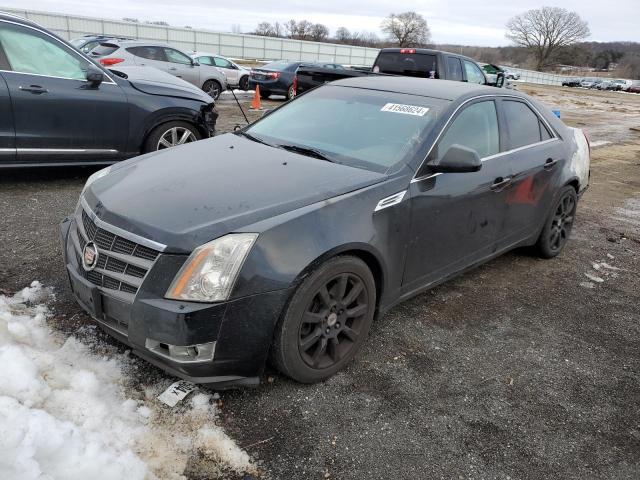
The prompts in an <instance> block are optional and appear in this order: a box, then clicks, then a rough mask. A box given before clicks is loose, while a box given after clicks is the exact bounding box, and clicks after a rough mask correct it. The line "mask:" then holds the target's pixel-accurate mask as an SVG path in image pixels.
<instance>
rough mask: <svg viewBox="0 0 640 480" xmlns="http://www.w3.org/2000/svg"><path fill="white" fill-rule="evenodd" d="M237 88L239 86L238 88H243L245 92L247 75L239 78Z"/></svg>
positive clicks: (247, 80)
mask: <svg viewBox="0 0 640 480" xmlns="http://www.w3.org/2000/svg"><path fill="white" fill-rule="evenodd" d="M238 88H240V90H244V91H245V92H246V91H247V90H249V77H248V76H244V77H242V78H241V79H240V81H239V82H238Z"/></svg>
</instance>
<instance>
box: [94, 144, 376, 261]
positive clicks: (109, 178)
mask: <svg viewBox="0 0 640 480" xmlns="http://www.w3.org/2000/svg"><path fill="white" fill-rule="evenodd" d="M385 178H386V175H384V174H380V173H374V172H370V171H367V170H362V169H358V168H353V167H348V166H344V165H339V164H336V163H331V162H327V161H323V160H319V159H316V158H311V157H306V156H302V155H298V154H295V153H292V152H287V151H285V150H282V149H278V148H274V147H269V146H267V145H263V144H260V143H256V142H253V141H250V140H248V139H246V138H243V137H239V136H236V135H233V134H226V135H221V136H218V137H215V138H211V139H208V140H202V141H199V142H194V143H190V144H186V145H183V146H180V147H174V148H171V149H167V150H162V151H160V152H154V153H151V154H147V155H144V156H142V157H138V158H134V159H131V160H128V161H125V162H122V163H120V164H116V165H114V167H113V168H112V170H111V172H110V173H109V174H108V175H106V176H104V177H102V178H100V179H99V180H96V181H95V182H94V183H93V184H92V185H91V186H90V187H89V188H88V189H87V191H86V192H85V200H86V201H87V203H88V205H89V207H90V208H91V209H92V210H93V211H94V212H95V213H96V215H97V216H98V217H99V218H100V219H102V220H104V221H105V222H107V223H109V224H111V225H114V226H116V227H119V228H122V229H124V230H126V231H129V232H131V233H135V234H138V235H141V236H143V237H145V238H147V239H149V240H154V241H156V242H159V243H162V244H164V245H167V249H166V251H167V252H174V253H188V252H191V251H192V250H193V249H194V248H195V247H197V246H198V245H202V244H204V243H206V242H208V241H210V240H212V239H214V238H217V237H220V236H222V235H225V234H227V233H229V232H233V231H238V229H241V228H243V227H246V226H249V225H251V224H253V223H256V222H258V221H262V220H266V219H268V218H271V217H275V216H276V215H280V214H283V213H286V212H289V211H292V210H295V209H298V208H301V207H304V206H307V205H310V204H313V203H316V202H320V201H323V200H327V199H329V198H332V197H335V196H337V195H341V194H344V193H348V192H350V191H353V190H357V189H360V188H363V187H366V186H369V185H372V184H374V183H377V182H380V181H382V180H384V179H385Z"/></svg>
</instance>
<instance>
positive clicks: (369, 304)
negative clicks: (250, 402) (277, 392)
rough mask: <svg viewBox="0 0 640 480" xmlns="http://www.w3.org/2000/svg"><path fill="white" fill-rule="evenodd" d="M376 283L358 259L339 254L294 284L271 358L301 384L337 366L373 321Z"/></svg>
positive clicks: (346, 360) (327, 374) (332, 371)
mask: <svg viewBox="0 0 640 480" xmlns="http://www.w3.org/2000/svg"><path fill="white" fill-rule="evenodd" d="M375 307H376V287H375V281H374V279H373V275H372V274H371V271H370V270H369V268H368V267H367V265H366V264H365V263H364V262H363V261H362V260H360V259H359V258H356V257H352V256H339V257H335V258H332V259H330V260H328V261H327V262H325V263H323V264H322V265H320V266H319V267H318V268H317V269H316V270H314V271H313V272H311V273H310V274H309V275H307V277H306V278H305V279H304V281H303V282H302V283H301V284H300V285H299V286H298V288H297V289H296V291H295V293H294V294H293V298H292V299H291V302H290V303H289V305H288V307H287V310H286V312H285V313H284V316H283V317H282V318H281V319H280V322H279V323H278V326H277V327H276V333H275V336H274V341H273V345H272V348H271V352H270V358H271V363H272V364H273V365H274V366H275V367H276V368H277V369H278V370H280V372H282V373H283V374H285V375H287V376H288V377H291V378H292V379H294V380H296V381H298V382H301V383H315V382H319V381H321V380H324V379H326V378H328V377H330V376H332V375H333V374H335V373H336V372H338V371H339V370H341V369H342V368H343V367H344V366H345V365H346V364H347V363H349V362H350V361H351V360H352V359H353V357H354V356H355V355H356V354H357V352H358V351H359V349H360V347H361V346H362V344H363V343H364V341H365V339H366V337H367V334H368V333H369V328H370V327H371V323H372V322H373V316H374V313H375Z"/></svg>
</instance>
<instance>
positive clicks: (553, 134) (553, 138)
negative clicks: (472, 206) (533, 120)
mask: <svg viewBox="0 0 640 480" xmlns="http://www.w3.org/2000/svg"><path fill="white" fill-rule="evenodd" d="M481 98H486V99H489V100H492V99H497V98H513V99H515V100H519V101H521V102H524V103H526V104H527V106H529V107H530V108H531V109H532V110H533V111H534V112H535V114H536V115H537V117H538V119H539V120H542V122H544V124H545V126H546V127H547V128H548V130H549V132H550V133H551V138H548V139H547V140H542V141H540V142H536V143H532V144H530V145H524V146H522V147H518V148H513V149H511V150H506V151H504V152H498V153H496V154H494V155H489V156H488V157H483V158H481V159H480V160H481V161H483V162H484V161H485V160H492V159H494V158H498V157H501V156H503V155H507V154H510V153H513V152H517V151H519V150H525V149H527V148H531V147H537V146H538V145H542V144H544V143H549V142H553V141H556V140H559V139H560V137H559V136H558V134H557V133H556V131H555V130H554V129H553V128H552V127H551V125H550V124H549V122H547V119H546V118H544V116H543V115H542V114H541V113H540V111H539V110H538V109H537V108H536V107H535V106H534V105H533V104H532V103H531V102H530V101H529V100H527V99H526V98H523V97H518V96H516V95H506V94H487V95H477V96H475V97H471V98H468V99H467V100H465V101H464V102H462V103H461V104H460V105H458V107H457V108H456V109H455V110H454V111H453V113H452V114H451V115H450V116H449V119H448V120H447V122H446V123H445V124H444V126H443V127H442V129H441V130H440V133H438V136H437V137H436V139H435V140H434V141H433V144H432V145H431V147H430V148H429V151H428V152H427V154H426V155H425V157H424V159H423V160H422V162H420V166H419V167H418V168H417V169H416V173H415V174H414V177H413V178H412V179H411V182H410V183H414V182H419V181H421V180H426V179H427V178H431V177H435V176H438V175H441V173H435V174H429V175H422V176H421V177H416V176H415V175H417V174H418V172H419V171H420V170H421V169H422V167H423V166H424V164H425V162H426V161H427V159H428V158H429V155H431V151H432V150H433V148H434V147H435V146H436V144H437V143H438V141H440V137H442V135H443V134H444V132H445V130H446V129H447V127H449V124H451V121H452V119H453V117H455V116H456V114H457V113H458V111H459V110H460V109H461V108H462V107H464V106H465V105H466V104H467V103H469V102H472V101H474V100H478V99H481ZM497 113H498V112H497V108H496V114H497Z"/></svg>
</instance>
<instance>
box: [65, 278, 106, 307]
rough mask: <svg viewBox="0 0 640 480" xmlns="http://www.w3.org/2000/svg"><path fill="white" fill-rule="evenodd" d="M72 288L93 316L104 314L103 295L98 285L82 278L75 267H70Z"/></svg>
mask: <svg viewBox="0 0 640 480" xmlns="http://www.w3.org/2000/svg"><path fill="white" fill-rule="evenodd" d="M68 271H69V279H70V282H71V290H73V294H74V295H75V296H76V298H77V299H78V301H79V302H80V304H81V305H82V307H83V308H84V309H85V310H86V311H87V312H88V313H89V315H91V316H92V317H93V318H97V319H99V318H101V316H102V295H101V294H100V291H99V290H98V287H96V286H95V285H93V284H92V283H90V282H88V281H87V280H85V279H84V278H82V277H81V276H80V275H79V274H78V272H76V271H75V269H74V268H73V267H70V268H68Z"/></svg>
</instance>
